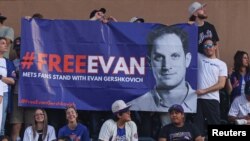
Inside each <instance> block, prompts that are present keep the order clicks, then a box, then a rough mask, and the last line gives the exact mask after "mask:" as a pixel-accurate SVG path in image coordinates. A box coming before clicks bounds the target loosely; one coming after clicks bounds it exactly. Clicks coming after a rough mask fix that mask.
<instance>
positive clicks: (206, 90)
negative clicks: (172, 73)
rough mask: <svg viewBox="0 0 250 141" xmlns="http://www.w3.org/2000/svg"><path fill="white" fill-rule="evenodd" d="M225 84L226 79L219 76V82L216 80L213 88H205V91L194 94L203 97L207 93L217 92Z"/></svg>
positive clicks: (201, 90)
mask: <svg viewBox="0 0 250 141" xmlns="http://www.w3.org/2000/svg"><path fill="white" fill-rule="evenodd" d="M225 83H226V77H225V76H219V80H218V82H217V83H216V84H214V85H213V86H211V87H209V88H206V89H200V90H197V91H196V93H197V94H198V95H203V94H207V93H210V92H214V91H218V90H220V89H222V88H224V86H225Z"/></svg>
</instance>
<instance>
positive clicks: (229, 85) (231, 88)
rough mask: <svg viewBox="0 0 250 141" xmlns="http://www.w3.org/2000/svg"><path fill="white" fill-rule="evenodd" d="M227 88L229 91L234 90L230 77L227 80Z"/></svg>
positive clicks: (229, 92)
mask: <svg viewBox="0 0 250 141" xmlns="http://www.w3.org/2000/svg"><path fill="white" fill-rule="evenodd" d="M225 88H226V91H227V93H228V94H231V92H232V91H233V87H232V84H231V81H230V79H227V80H226V85H225Z"/></svg>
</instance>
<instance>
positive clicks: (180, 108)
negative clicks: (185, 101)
mask: <svg viewBox="0 0 250 141" xmlns="http://www.w3.org/2000/svg"><path fill="white" fill-rule="evenodd" d="M173 111H176V112H180V113H184V109H183V108H182V106H181V105H179V104H174V105H172V106H171V107H170V108H169V109H168V112H169V113H171V112H173Z"/></svg>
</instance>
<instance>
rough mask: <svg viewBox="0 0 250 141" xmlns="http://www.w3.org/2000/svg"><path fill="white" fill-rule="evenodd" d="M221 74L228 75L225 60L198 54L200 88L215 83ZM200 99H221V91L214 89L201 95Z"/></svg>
mask: <svg viewBox="0 0 250 141" xmlns="http://www.w3.org/2000/svg"><path fill="white" fill-rule="evenodd" d="M219 76H225V77H226V76H227V65H226V63H224V62H223V61H221V60H219V59H217V58H214V59H211V58H208V57H206V56H204V55H202V54H200V53H199V54H198V86H197V88H198V89H205V88H209V87H211V86H213V85H215V84H216V83H217V82H218V80H219ZM198 98H200V99H215V100H217V101H220V96H219V91H214V92H211V93H208V94H205V95H201V96H199V97H198Z"/></svg>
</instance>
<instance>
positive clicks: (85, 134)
mask: <svg viewBox="0 0 250 141" xmlns="http://www.w3.org/2000/svg"><path fill="white" fill-rule="evenodd" d="M63 136H68V137H70V139H71V141H89V131H88V129H87V127H86V126H84V125H83V124H81V123H78V124H77V126H76V128H75V129H74V130H71V129H70V128H69V127H68V125H65V126H63V127H62V128H60V129H59V132H58V137H63Z"/></svg>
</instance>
